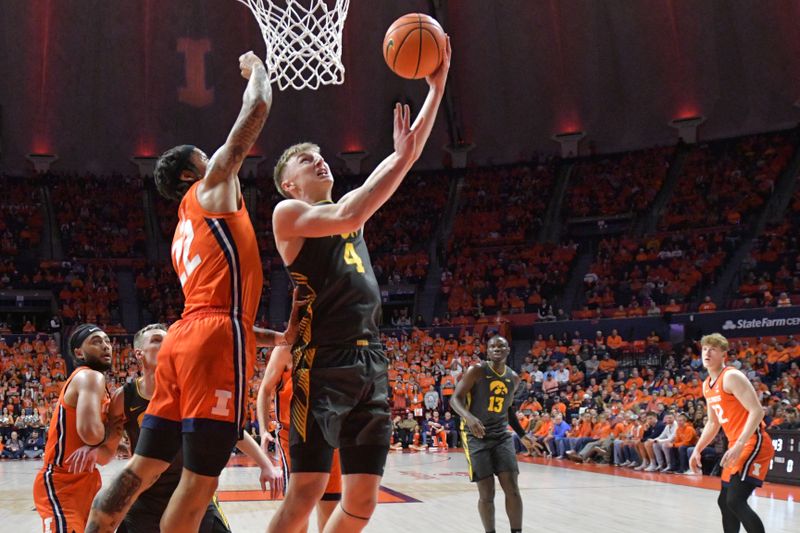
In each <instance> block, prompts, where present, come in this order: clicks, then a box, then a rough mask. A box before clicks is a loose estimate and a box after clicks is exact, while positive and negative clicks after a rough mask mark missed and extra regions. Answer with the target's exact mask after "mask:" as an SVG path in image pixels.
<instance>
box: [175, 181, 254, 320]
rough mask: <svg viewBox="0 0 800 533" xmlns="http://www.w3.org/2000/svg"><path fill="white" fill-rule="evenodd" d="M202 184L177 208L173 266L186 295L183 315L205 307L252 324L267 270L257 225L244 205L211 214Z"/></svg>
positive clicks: (188, 192) (202, 309) (194, 187)
mask: <svg viewBox="0 0 800 533" xmlns="http://www.w3.org/2000/svg"><path fill="white" fill-rule="evenodd" d="M200 183H201V182H199V181H198V182H197V183H195V184H194V185H192V186H191V188H189V190H188V191H187V192H186V195H185V196H184V197H183V200H182V201H181V205H180V208H179V209H178V219H179V220H178V227H177V228H176V229H175V236H174V238H173V239H172V265H173V267H174V268H175V272H176V273H177V274H178V278H179V279H180V282H181V286H182V287H183V294H184V297H185V299H186V303H185V304H184V310H183V315H182V316H183V318H186V317H187V316H188V315H191V314H192V313H195V312H200V311H212V312H213V311H223V312H226V314H227V313H230V314H231V317H232V318H233V319H237V318H238V319H239V320H242V321H243V322H244V325H245V326H250V327H252V324H253V322H254V321H255V316H256V312H257V311H258V304H259V300H260V299H261V288H262V285H263V283H264V274H263V271H262V267H261V257H260V256H259V253H258V243H257V241H256V234H255V231H254V230H253V224H252V222H250V216H249V215H248V213H247V208H246V207H245V205H244V200H242V206H241V207H240V208H239V209H238V210H236V211H234V212H231V213H211V212H209V211H207V210H205V209H204V208H203V207H202V206H201V205H200V202H199V201H198V199H197V188H198V186H199V184H200Z"/></svg>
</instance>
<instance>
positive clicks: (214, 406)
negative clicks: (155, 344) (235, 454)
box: [142, 312, 256, 433]
mask: <svg viewBox="0 0 800 533" xmlns="http://www.w3.org/2000/svg"><path fill="white" fill-rule="evenodd" d="M255 352H256V350H255V335H254V333H253V328H252V325H248V324H246V323H244V322H242V321H241V320H232V319H231V317H230V315H229V314H226V313H223V312H220V313H216V312H209V313H196V314H193V315H192V316H191V317H189V318H188V319H182V320H179V321H178V322H176V323H175V324H173V325H172V327H170V328H169V332H168V333H167V336H166V338H165V339H164V342H163V343H162V345H161V350H160V351H159V353H158V366H157V367H156V388H155V392H154V393H153V399H152V400H150V405H149V406H148V408H147V413H146V415H145V418H144V421H143V423H142V427H151V428H157V426H158V425H159V424H158V421H169V422H180V424H181V431H182V432H183V433H187V432H195V431H206V430H208V431H211V432H214V431H217V430H218V429H219V428H220V426H221V424H220V423H222V424H225V423H229V424H231V426H235V428H236V430H237V431H239V430H240V429H241V428H242V426H243V424H244V418H245V415H246V412H247V403H246V399H247V394H248V382H249V381H250V378H252V376H253V364H254V361H255ZM148 419H149V420H148Z"/></svg>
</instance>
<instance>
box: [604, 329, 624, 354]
mask: <svg viewBox="0 0 800 533" xmlns="http://www.w3.org/2000/svg"><path fill="white" fill-rule="evenodd" d="M606 345H607V346H608V349H609V350H610V351H611V353H612V354H617V353H619V351H620V349H621V348H622V347H623V346H624V345H625V341H623V340H622V337H620V335H619V333H617V330H616V329H612V330H611V335H609V336H608V338H607V339H606Z"/></svg>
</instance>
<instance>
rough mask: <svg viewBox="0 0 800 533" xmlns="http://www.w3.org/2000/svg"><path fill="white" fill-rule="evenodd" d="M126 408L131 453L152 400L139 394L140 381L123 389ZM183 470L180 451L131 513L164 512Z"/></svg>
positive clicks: (126, 430) (126, 428)
mask: <svg viewBox="0 0 800 533" xmlns="http://www.w3.org/2000/svg"><path fill="white" fill-rule="evenodd" d="M122 391H123V398H124V406H123V413H124V414H125V432H126V433H127V434H128V439H130V441H131V451H132V452H133V451H134V450H136V443H137V442H139V431H140V429H141V426H142V418H143V417H144V412H145V411H146V410H147V406H148V404H149V403H150V400H147V399H145V398H143V397H142V395H141V394H139V381H138V380H133V381H131V382H128V383H126V384H125V385H124V386H123V387H122ZM182 469H183V457H182V454H181V452H180V451H178V456H177V457H175V459H174V460H173V461H172V464H170V465H169V467H168V468H167V470H166V471H165V472H164V473H163V474H161V477H159V478H158V481H156V482H155V483H153V486H152V487H150V488H149V489H147V490H146V491H144V492H143V493H142V494H141V495H140V496H139V498H138V499H137V500H136V501H135V502H134V503H133V506H132V507H131V512H145V513H148V512H151V513H156V512H158V513H159V516H160V513H161V512H163V511H164V509H165V508H166V506H167V503H169V499H170V497H171V496H172V493H173V492H175V489H176V488H177V487H178V482H179V481H180V479H181V470H182Z"/></svg>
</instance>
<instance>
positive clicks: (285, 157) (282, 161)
mask: <svg viewBox="0 0 800 533" xmlns="http://www.w3.org/2000/svg"><path fill="white" fill-rule="evenodd" d="M308 152H312V153H316V154H318V153H319V146H317V145H316V144H314V143H311V142H302V143H297V144H293V145H292V146H290V147H289V148H287V149H286V150H284V151H283V153H282V154H281V156H280V157H279V158H278V162H277V163H276V164H275V170H274V172H273V173H272V179H274V180H275V188H277V189H278V192H279V193H281V196H283V197H284V198H288V197H289V195H288V194H287V193H286V191H284V190H283V187H281V183H283V172H284V170H286V165H287V164H288V163H289V160H290V159H291V158H293V157H294V156H296V155H299V154H304V153H308Z"/></svg>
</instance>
